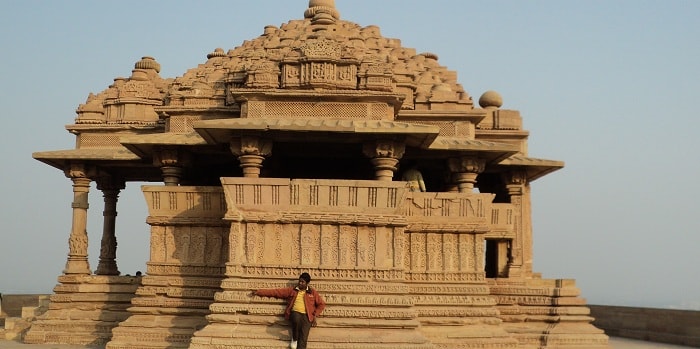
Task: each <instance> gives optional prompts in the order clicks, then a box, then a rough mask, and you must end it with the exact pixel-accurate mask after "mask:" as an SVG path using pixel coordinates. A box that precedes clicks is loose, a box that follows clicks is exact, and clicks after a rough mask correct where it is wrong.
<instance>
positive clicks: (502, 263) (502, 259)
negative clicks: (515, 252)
mask: <svg viewBox="0 0 700 349" xmlns="http://www.w3.org/2000/svg"><path fill="white" fill-rule="evenodd" d="M510 245H511V240H508V239H486V240H485V248H484V250H485V251H486V254H485V261H484V271H485V273H486V277H487V278H503V277H508V261H509V257H510Z"/></svg>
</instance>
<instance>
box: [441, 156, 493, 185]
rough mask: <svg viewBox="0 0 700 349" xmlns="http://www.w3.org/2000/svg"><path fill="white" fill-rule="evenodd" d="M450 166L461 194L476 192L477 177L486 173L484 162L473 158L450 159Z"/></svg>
mask: <svg viewBox="0 0 700 349" xmlns="http://www.w3.org/2000/svg"><path fill="white" fill-rule="evenodd" d="M448 166H449V168H450V171H452V178H453V180H454V182H455V183H456V184H457V187H459V192H460V193H469V192H471V191H472V190H474V185H475V184H476V176H478V175H479V173H481V172H483V171H484V167H485V166H486V164H485V162H484V160H481V159H478V158H473V157H460V158H450V159H449V160H448Z"/></svg>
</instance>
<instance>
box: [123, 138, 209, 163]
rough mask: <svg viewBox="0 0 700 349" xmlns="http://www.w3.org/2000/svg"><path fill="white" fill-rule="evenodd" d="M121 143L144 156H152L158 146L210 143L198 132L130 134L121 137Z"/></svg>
mask: <svg viewBox="0 0 700 349" xmlns="http://www.w3.org/2000/svg"><path fill="white" fill-rule="evenodd" d="M119 143H121V144H122V145H123V146H124V147H126V148H127V149H129V150H130V151H131V152H133V153H134V154H137V155H138V156H140V157H142V158H148V157H151V156H152V155H153V151H154V147H158V146H168V145H171V146H199V145H207V144H208V143H207V141H206V140H204V138H202V136H200V135H199V134H198V133H196V132H190V133H153V134H144V135H129V136H122V137H120V138H119Z"/></svg>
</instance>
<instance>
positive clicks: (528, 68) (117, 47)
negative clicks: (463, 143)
mask: <svg viewBox="0 0 700 349" xmlns="http://www.w3.org/2000/svg"><path fill="white" fill-rule="evenodd" d="M307 4H308V1H306V0H276V1H261V0H256V1H230V0H229V1H206V2H204V1H202V2H193V1H179V0H173V1H132V0H122V1H83V0H75V1H37V0H0V49H1V50H2V55H0V77H2V84H0V119H1V120H2V125H3V128H4V130H5V131H4V132H3V135H2V137H0V142H1V143H0V145H1V146H2V149H3V151H2V155H0V156H2V164H3V167H2V169H3V171H2V174H1V175H2V180H0V188H2V189H1V190H2V194H3V195H2V210H0V215H1V216H0V224H1V225H2V226H1V230H0V234H1V235H0V237H1V241H0V265H1V267H0V292H3V293H44V292H50V291H51V289H52V287H53V286H54V285H55V284H56V277H57V276H58V275H59V274H60V273H61V271H62V269H63V267H64V265H65V261H66V254H67V249H68V245H67V241H68V234H69V231H70V224H71V213H70V212H71V209H70V205H71V200H72V191H71V182H70V181H69V180H68V179H67V178H65V177H64V176H63V174H62V173H61V172H59V171H58V170H56V169H54V168H52V167H49V166H47V165H44V164H43V163H41V162H38V161H35V160H33V159H32V157H31V154H32V152H35V151H44V150H58V149H70V148H73V146H74V137H73V136H72V135H70V134H69V133H68V132H67V131H66V130H65V125H67V124H71V123H73V120H74V118H75V116H76V115H75V109H76V108H77V106H78V105H79V104H80V103H83V102H85V99H86V97H87V95H88V93H90V92H95V93H97V92H100V91H102V90H103V89H105V88H106V87H107V86H108V85H109V84H111V83H112V81H113V79H114V78H115V77H119V76H129V75H130V73H131V69H132V68H133V64H134V63H135V62H136V61H138V60H139V59H140V58H141V57H142V56H153V57H155V58H156V60H157V61H158V62H159V63H160V64H161V66H162V70H161V76H163V77H176V76H180V75H182V74H183V73H184V72H185V71H186V70H187V69H189V68H192V67H195V66H196V65H197V64H199V63H203V62H205V61H206V55H207V53H209V52H212V51H213V50H214V49H215V48H217V47H221V48H224V50H228V49H230V48H234V47H236V46H239V45H240V44H241V43H242V42H243V40H246V39H251V38H255V37H257V36H259V35H260V34H262V32H263V27H264V26H265V25H267V24H273V25H280V24H282V23H284V22H287V21H288V20H290V19H298V18H302V16H303V12H304V10H305V9H306V7H307ZM336 5H337V8H338V10H339V11H340V13H341V17H342V18H343V19H346V20H350V21H353V22H356V23H359V24H361V25H363V26H364V25H372V24H375V25H378V26H380V27H381V28H382V34H383V35H384V36H386V37H392V38H398V39H401V41H402V43H403V45H404V46H405V47H412V48H415V49H417V50H418V52H426V51H427V52H433V53H436V54H437V55H438V56H439V61H440V63H441V64H443V65H445V66H447V67H448V68H450V69H451V70H455V71H457V72H458V77H459V81H460V83H461V84H462V85H463V86H464V88H465V89H466V90H467V91H468V92H469V93H470V94H471V95H472V96H473V97H474V99H475V100H477V99H478V98H479V96H480V95H481V94H482V93H483V92H484V91H486V90H491V89H493V90H496V91H499V92H500V93H501V94H502V95H503V98H504V101H505V103H504V106H503V108H507V109H517V110H520V111H521V113H522V115H523V118H524V124H525V128H526V129H528V130H529V131H530V132H531V134H530V155H531V156H534V157H540V158H547V159H554V160H563V161H565V162H566V167H565V168H564V169H563V170H560V171H557V172H555V173H553V174H551V175H549V176H546V177H544V178H541V179H539V180H538V181H536V182H535V183H534V184H533V186H532V187H533V219H534V250H535V260H534V265H535V269H536V271H538V272H541V273H542V275H543V277H545V278H573V279H576V280H577V282H578V286H579V287H580V288H581V290H582V292H583V297H585V298H587V299H588V301H589V302H590V303H594V304H617V305H633V306H652V307H673V308H686V309H689V308H692V309H700V277H698V274H699V273H698V269H697V268H698V266H700V253H698V252H697V249H698V247H699V246H700V223H699V220H698V219H697V218H698V216H699V215H700V214H699V213H700V210H699V208H700V207H699V206H700V205H698V194H699V193H700V180H698V175H700V161H698V158H699V156H698V153H697V151H698V150H700V137H697V133H698V131H700V115H699V113H698V110H699V109H698V108H697V107H696V106H695V103H697V101H698V100H700V99H699V98H698V95H699V94H700V21H698V17H700V1H694V0H686V1H658V0H656V1H646V0H615V1H610V0H588V1H561V0H549V1H542V0H533V1H520V0H511V1H503V0H501V1H499V0H496V1H478V2H477V1H467V0H454V1H447V0H433V1H425V0H421V1H417V0H381V1H376V0H373V1H368V0H336ZM120 198H121V199H120V204H119V207H118V211H119V217H118V223H117V230H118V236H117V238H118V242H119V248H118V256H117V257H118V262H119V265H120V269H121V271H122V272H123V273H134V272H135V271H136V270H145V269H146V268H145V262H146V260H147V259H148V235H149V230H148V226H147V225H146V224H145V217H144V213H145V204H144V200H143V198H142V194H141V192H140V183H135V184H129V185H128V186H127V189H126V190H125V191H124V192H123V193H122V195H121V197H120ZM90 202H91V205H92V211H91V213H90V216H89V222H88V233H89V236H90V242H91V249H90V262H91V268H93V269H94V268H96V267H97V256H98V254H99V251H98V250H99V239H100V235H101V232H102V228H101V224H102V197H101V195H100V193H99V191H97V190H96V189H94V186H93V190H92V192H91V197H90Z"/></svg>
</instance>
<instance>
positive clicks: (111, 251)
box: [95, 182, 124, 275]
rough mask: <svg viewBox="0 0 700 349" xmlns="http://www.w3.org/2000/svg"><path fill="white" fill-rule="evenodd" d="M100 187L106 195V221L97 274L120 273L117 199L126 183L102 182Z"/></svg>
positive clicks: (104, 213)
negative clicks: (118, 263) (118, 265)
mask: <svg viewBox="0 0 700 349" xmlns="http://www.w3.org/2000/svg"><path fill="white" fill-rule="evenodd" d="M97 187H98V189H100V190H102V195H103V197H104V211H103V214H102V215H103V217H104V221H103V224H102V241H101V243H100V259H99V263H98V264H97V270H96V271H95V274H98V275H119V268H118V267H117V236H116V222H117V201H118V199H119V191H120V189H123V188H124V184H123V183H122V184H121V185H116V183H100V182H98V185H97Z"/></svg>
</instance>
